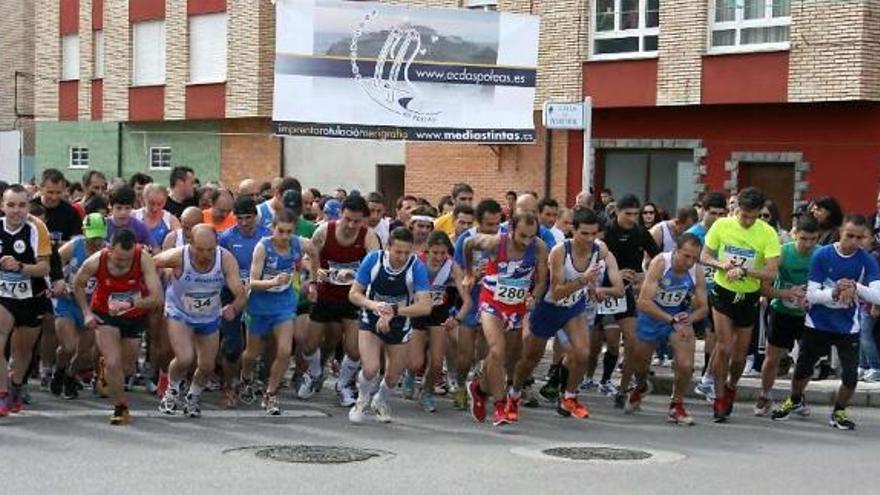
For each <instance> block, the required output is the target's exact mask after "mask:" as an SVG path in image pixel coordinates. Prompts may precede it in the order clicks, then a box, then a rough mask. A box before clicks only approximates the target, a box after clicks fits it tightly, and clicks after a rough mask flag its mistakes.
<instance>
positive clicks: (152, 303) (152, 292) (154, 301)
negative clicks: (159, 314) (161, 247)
mask: <svg viewBox="0 0 880 495" xmlns="http://www.w3.org/2000/svg"><path fill="white" fill-rule="evenodd" d="M141 271H142V272H143V274H144V284H145V285H146V286H147V292H149V295H147V297H144V298H138V299H135V301H134V307H135V308H138V309H153V308H158V307H161V306H162V302H163V294H162V283H161V282H159V274H158V273H157V272H156V265H155V264H154V263H153V258H151V257H150V256H146V255H145V254H144V253H142V255H141Z"/></svg>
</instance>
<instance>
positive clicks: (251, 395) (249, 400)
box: [239, 380, 259, 405]
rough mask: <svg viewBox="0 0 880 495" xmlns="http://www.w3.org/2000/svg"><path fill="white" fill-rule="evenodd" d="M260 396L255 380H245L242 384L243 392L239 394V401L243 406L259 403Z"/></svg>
mask: <svg viewBox="0 0 880 495" xmlns="http://www.w3.org/2000/svg"><path fill="white" fill-rule="evenodd" d="M258 395H259V392H258V391H257V386H256V384H255V383H254V381H253V380H243V381H242V382H241V392H240V393H239V399H240V400H241V402H242V403H243V404H247V405H251V404H253V403H254V402H256V401H257V396H258Z"/></svg>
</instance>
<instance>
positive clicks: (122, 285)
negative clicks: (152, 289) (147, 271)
mask: <svg viewBox="0 0 880 495" xmlns="http://www.w3.org/2000/svg"><path fill="white" fill-rule="evenodd" d="M142 252H143V248H142V247H141V245H140V244H135V247H134V256H133V257H132V259H131V267H130V268H129V269H128V271H127V272H126V273H124V274H122V275H119V276H116V275H113V274H112V273H110V268H109V267H108V266H107V258H108V257H109V255H110V251H109V249H108V248H104V249H102V250H101V258H100V260H99V262H98V271H97V272H95V278H97V279H98V284H97V286H96V287H95V293H94V294H92V303H91V306H92V310H93V311H96V312H99V313H104V314H110V306H109V305H108V301H109V300H110V299H113V300H115V301H129V302H131V303H133V302H134V300H135V299H136V298H138V297H139V296H147V295H149V292H147V287H146V284H145V283H144V274H143V272H142V271H141V253H142ZM144 314H146V312H145V311H144V310H143V309H131V310H130V311H127V312H125V313H123V314H121V315H116V316H115V318H120V319H124V320H134V319H137V318H140V317H141V316H143V315H144Z"/></svg>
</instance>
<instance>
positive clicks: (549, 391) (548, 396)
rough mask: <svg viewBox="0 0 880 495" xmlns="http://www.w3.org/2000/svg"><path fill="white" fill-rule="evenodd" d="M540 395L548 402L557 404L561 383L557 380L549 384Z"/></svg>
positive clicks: (539, 392)
mask: <svg viewBox="0 0 880 495" xmlns="http://www.w3.org/2000/svg"><path fill="white" fill-rule="evenodd" d="M538 395H540V396H541V398H542V399H544V400H545V401H547V402H551V403H552V402H556V401H558V400H559V383H557V382H556V381H555V380H551V381H549V382H547V383H546V384H545V385H544V386H543V387H541V389H540V390H538Z"/></svg>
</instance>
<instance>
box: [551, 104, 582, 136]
mask: <svg viewBox="0 0 880 495" xmlns="http://www.w3.org/2000/svg"><path fill="white" fill-rule="evenodd" d="M584 110H585V108H584V103H583V102H578V103H561V102H551V101H548V102H545V103H544V116H543V124H544V127H545V128H546V129H569V130H582V129H583V128H584V124H585V122H586V117H585V114H586V112H585V111H584Z"/></svg>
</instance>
